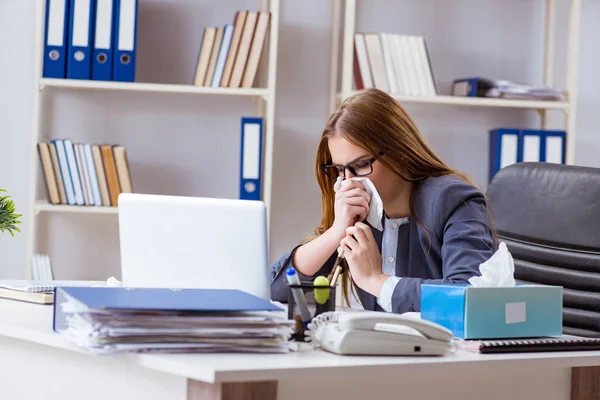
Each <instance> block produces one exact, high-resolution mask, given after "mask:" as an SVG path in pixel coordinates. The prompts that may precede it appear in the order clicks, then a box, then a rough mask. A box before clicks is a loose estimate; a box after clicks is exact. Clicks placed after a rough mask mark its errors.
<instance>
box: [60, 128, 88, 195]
mask: <svg viewBox="0 0 600 400" xmlns="http://www.w3.org/2000/svg"><path fill="white" fill-rule="evenodd" d="M63 144H64V146H65V153H66V157H67V164H68V166H69V175H70V177H71V182H72V185H73V192H74V195H75V204H77V205H84V204H85V200H84V198H83V185H82V183H81V175H80V172H79V168H77V158H76V156H75V147H74V145H73V142H72V141H71V139H64V140H63Z"/></svg>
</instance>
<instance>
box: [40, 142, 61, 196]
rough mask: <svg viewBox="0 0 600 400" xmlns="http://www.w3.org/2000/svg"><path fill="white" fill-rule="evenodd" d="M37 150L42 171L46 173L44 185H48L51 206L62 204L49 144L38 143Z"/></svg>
mask: <svg viewBox="0 0 600 400" xmlns="http://www.w3.org/2000/svg"><path fill="white" fill-rule="evenodd" d="M37 148H38V154H39V156H40V163H41V166H42V170H43V171H44V183H45V184H46V192H47V194H48V200H50V203H51V204H60V197H59V195H58V184H57V179H56V176H55V173H54V172H55V171H54V167H53V165H52V158H51V157H50V146H49V145H48V143H38V145H37Z"/></svg>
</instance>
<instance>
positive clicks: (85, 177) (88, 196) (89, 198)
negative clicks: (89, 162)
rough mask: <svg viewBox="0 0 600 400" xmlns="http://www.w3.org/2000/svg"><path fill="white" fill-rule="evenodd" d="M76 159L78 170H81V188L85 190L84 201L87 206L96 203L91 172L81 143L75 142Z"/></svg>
mask: <svg viewBox="0 0 600 400" xmlns="http://www.w3.org/2000/svg"><path fill="white" fill-rule="evenodd" d="M73 149H74V151H75V160H76V161H77V170H78V171H79V179H80V181H81V189H82V191H83V201H84V204H85V205H86V206H90V205H94V203H93V194H92V188H91V186H90V182H89V174H88V171H87V168H86V165H85V163H84V160H83V154H82V153H81V144H80V143H74V144H73Z"/></svg>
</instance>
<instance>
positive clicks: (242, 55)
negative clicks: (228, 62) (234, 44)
mask: <svg viewBox="0 0 600 400" xmlns="http://www.w3.org/2000/svg"><path fill="white" fill-rule="evenodd" d="M257 20H258V12H257V11H248V15H246V20H245V22H244V31H243V32H242V37H241V39H240V45H239V47H238V51H237V55H236V57H235V62H234V64H233V71H232V72H231V79H230V80H229V87H232V88H239V87H240V85H241V83H242V78H243V77H244V69H245V68H246V63H247V62H248V54H249V53H250V46H251V45H252V39H253V37H254V31H255V29H256V22H257Z"/></svg>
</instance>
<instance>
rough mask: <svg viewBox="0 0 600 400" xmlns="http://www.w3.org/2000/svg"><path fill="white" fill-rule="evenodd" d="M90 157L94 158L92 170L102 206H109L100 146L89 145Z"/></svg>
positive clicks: (108, 194)
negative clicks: (94, 173) (93, 169)
mask: <svg viewBox="0 0 600 400" xmlns="http://www.w3.org/2000/svg"><path fill="white" fill-rule="evenodd" d="M91 148H92V156H93V158H94V168H95V170H96V178H97V180H98V186H99V189H100V197H101V198H102V205H103V206H110V193H109V191H108V183H107V182H106V174H105V173H104V163H103V161H102V153H101V152H100V146H98V145H97V144H93V145H91Z"/></svg>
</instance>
